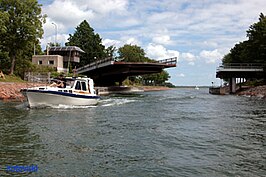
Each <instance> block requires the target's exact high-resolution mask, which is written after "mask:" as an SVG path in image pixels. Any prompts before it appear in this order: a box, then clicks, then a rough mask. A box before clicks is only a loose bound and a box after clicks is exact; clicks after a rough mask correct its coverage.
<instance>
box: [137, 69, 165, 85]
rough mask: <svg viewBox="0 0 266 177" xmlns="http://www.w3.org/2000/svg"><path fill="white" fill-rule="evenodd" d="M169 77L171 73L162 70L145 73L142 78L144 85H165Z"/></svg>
mask: <svg viewBox="0 0 266 177" xmlns="http://www.w3.org/2000/svg"><path fill="white" fill-rule="evenodd" d="M169 78H170V76H169V73H168V72H166V71H162V72H161V73H155V74H148V75H144V76H143V77H142V80H143V84H144V85H154V86H155V85H156V86H159V85H160V86H164V85H165V82H166V81H167V80H168V79H169Z"/></svg>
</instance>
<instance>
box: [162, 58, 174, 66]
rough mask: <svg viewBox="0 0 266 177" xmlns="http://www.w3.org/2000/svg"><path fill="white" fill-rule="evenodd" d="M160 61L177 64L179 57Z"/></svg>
mask: <svg viewBox="0 0 266 177" xmlns="http://www.w3.org/2000/svg"><path fill="white" fill-rule="evenodd" d="M158 63H162V64H170V65H175V64H176V63H177V57H173V58H168V59H163V60H159V61H158Z"/></svg>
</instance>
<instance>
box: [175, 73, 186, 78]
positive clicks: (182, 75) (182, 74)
mask: <svg viewBox="0 0 266 177" xmlns="http://www.w3.org/2000/svg"><path fill="white" fill-rule="evenodd" d="M176 76H177V77H185V76H186V75H185V74H184V73H180V74H176Z"/></svg>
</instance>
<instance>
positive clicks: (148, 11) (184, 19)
mask: <svg viewBox="0 0 266 177" xmlns="http://www.w3.org/2000/svg"><path fill="white" fill-rule="evenodd" d="M38 2H39V3H42V2H43V3H42V4H44V6H43V7H42V9H43V13H45V14H47V15H48V18H47V23H46V24H45V25H44V31H45V33H44V39H43V40H42V44H43V43H47V42H53V41H54V36H55V28H54V26H53V25H52V24H51V23H52V22H54V23H56V24H57V26H58V40H59V38H60V40H64V38H65V39H67V38H68V35H67V34H73V31H74V29H75V27H76V26H77V25H78V24H80V23H81V22H82V21H83V20H87V21H88V22H89V24H90V25H91V27H92V28H93V29H94V30H95V32H96V33H99V35H100V36H101V38H102V39H103V44H104V45H107V46H108V45H115V46H117V47H121V46H123V45H124V44H126V43H128V44H136V45H139V46H140V47H142V48H145V51H146V53H147V55H148V57H150V58H154V59H163V58H168V57H173V56H178V57H179V52H180V59H181V60H183V61H186V62H187V63H188V64H189V65H195V63H196V62H197V64H200V62H205V63H216V62H217V61H218V60H220V59H221V58H222V57H223V55H224V54H226V53H227V52H229V50H230V48H232V47H233V46H234V45H235V44H236V43H238V42H240V41H243V40H245V39H246V30H247V29H248V28H249V26H250V25H251V24H253V23H255V22H257V21H258V16H259V14H260V13H261V12H263V13H266V6H265V0H253V1H247V0H234V1H228V0H219V1H218V0H204V1H192V0H178V1H173V0H153V1H143V0H134V1H131V0H79V1H77V0H52V1H49V2H51V3H47V2H48V1H47V0H39V1H38ZM64 36H65V37H64ZM43 45H44V44H43ZM169 46H170V47H171V48H172V49H173V50H170V49H169V48H170V47H169ZM187 51H189V53H186V52H187ZM201 66H203V65H201ZM179 67H182V66H179ZM191 68H192V67H191ZM206 68H207V67H206ZM186 72H194V71H192V69H191V70H190V69H188V70H187V71H186ZM186 72H183V73H184V74H185V75H188V73H186ZM206 72H207V71H206ZM209 72H210V73H212V72H213V70H210V71H209ZM179 79H182V78H179ZM206 79H207V78H206ZM198 80H200V79H198ZM186 82H187V78H186Z"/></svg>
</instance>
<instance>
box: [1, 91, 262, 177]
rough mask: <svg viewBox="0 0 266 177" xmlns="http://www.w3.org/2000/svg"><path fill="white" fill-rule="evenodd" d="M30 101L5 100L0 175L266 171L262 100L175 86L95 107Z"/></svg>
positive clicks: (114, 97) (106, 100) (259, 173)
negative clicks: (42, 104) (41, 105)
mask: <svg viewBox="0 0 266 177" xmlns="http://www.w3.org/2000/svg"><path fill="white" fill-rule="evenodd" d="M25 105H26V104H24V103H19V102H2V101H0V137H1V140H0V176H108V177H109V176H173V177H175V176H185V177H186V176H187V177H194V176H195V177H198V176H241V177H250V176H265V174H266V167H265V164H266V160H265V159H266V151H265V143H266V132H265V131H266V124H265V118H266V102H265V100H263V99H259V98H252V97H251V98H248V97H244V96H235V95H226V96H220V95H210V94H209V93H208V89H206V88H200V89H199V90H196V89H187V88H175V89H172V90H167V91H160V92H144V93H141V94H132V95H111V96H103V97H102V99H101V100H100V103H99V105H97V106H81V107H71V106H64V105H59V106H57V107H54V108H45V109H28V108H27V107H26V106H25ZM30 167H35V171H34V170H31V169H30ZM7 168H8V169H7ZM18 168H20V169H24V172H23V173H22V172H14V171H12V170H13V169H18ZM27 168H28V169H27ZM25 169H27V170H28V171H26V170H25ZM30 170H31V171H30Z"/></svg>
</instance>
